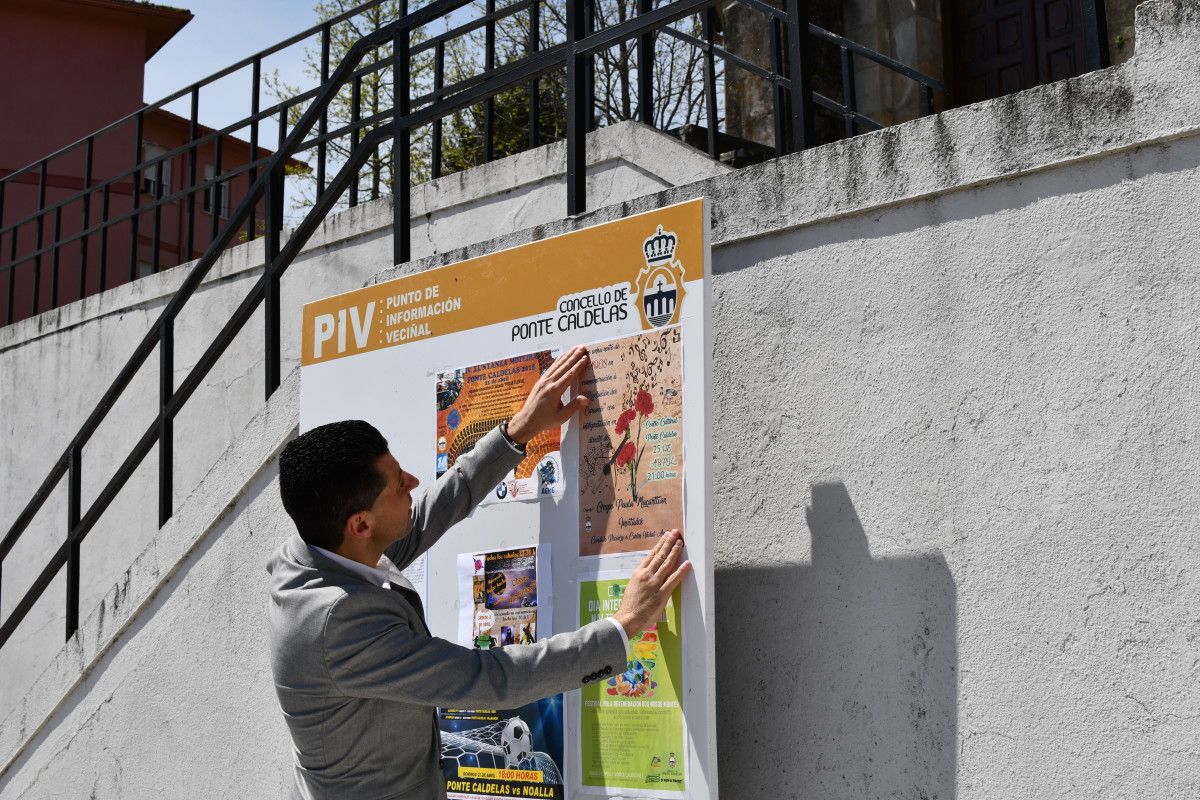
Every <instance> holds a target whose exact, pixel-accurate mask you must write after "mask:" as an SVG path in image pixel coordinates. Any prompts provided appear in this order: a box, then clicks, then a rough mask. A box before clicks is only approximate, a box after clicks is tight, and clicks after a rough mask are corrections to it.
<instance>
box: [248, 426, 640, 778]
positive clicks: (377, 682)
mask: <svg viewBox="0 0 1200 800" xmlns="http://www.w3.org/2000/svg"><path fill="white" fill-rule="evenodd" d="M520 458H521V457H520V455H518V454H517V453H516V452H515V451H514V450H513V449H512V447H511V446H509V444H508V443H507V442H506V441H505V440H504V438H503V436H502V435H501V434H500V432H499V430H493V431H492V432H491V433H489V434H487V435H486V436H484V437H483V439H481V440H480V441H479V443H478V444H476V445H475V448H474V449H473V450H471V452H469V453H467V454H466V455H464V456H462V457H460V458H459V459H458V461H457V462H456V463H455V464H454V466H453V467H452V468H451V469H450V471H448V472H447V473H446V474H445V475H443V476H442V477H441V478H440V479H438V481H437V482H436V483H435V484H434V485H433V486H432V487H431V488H430V489H428V490H427V491H426V492H425V493H424V495H422V496H421V497H420V499H419V500H417V501H416V502H415V503H414V507H413V529H412V532H411V533H410V534H409V535H408V536H407V537H405V538H404V539H401V540H400V541H399V542H397V543H396V544H394V545H392V547H390V548H388V551H387V553H386V555H387V557H388V558H389V559H390V560H391V561H392V562H393V563H394V565H395V566H396V567H397V568H403V567H404V566H407V565H408V564H409V563H410V562H411V561H412V560H413V559H415V558H416V557H417V556H419V555H420V554H421V553H423V552H425V551H426V550H427V549H429V547H430V546H431V545H432V544H433V543H434V542H436V541H437V540H438V538H440V537H441V535H442V534H443V533H445V531H446V529H447V528H449V527H450V526H451V525H453V524H454V523H456V522H458V521H459V520H461V519H462V518H463V517H465V516H466V515H467V514H469V513H470V512H471V510H472V509H473V508H474V507H475V506H476V505H477V504H478V503H479V501H480V500H481V499H482V498H483V496H484V493H485V492H489V491H491V490H492V488H493V487H495V486H496V484H497V483H499V482H500V481H501V480H502V479H503V477H504V475H505V474H506V473H507V472H508V470H510V469H512V468H513V466H514V465H515V464H516V463H517V462H518V461H519V460H520ZM486 546H487V543H485V542H481V543H480V547H486ZM267 570H268V571H269V572H270V573H271V610H270V617H271V669H272V672H273V673H274V676H275V689H276V692H277V693H278V695H279V704H280V706H281V707H282V708H283V713H284V716H285V718H286V720H287V725H288V728H289V730H290V731H291V734H292V742H293V743H294V745H295V771H296V784H297V791H298V793H299V795H300V796H301V797H304V798H309V799H311V800H326V799H327V798H339V800H341V799H343V798H346V799H349V798H355V799H356V800H357V798H363V800H385V798H389V799H390V798H443V797H445V783H444V780H443V778H442V770H441V766H440V757H441V746H440V736H439V734H438V726H437V713H436V711H435V709H436V708H437V707H438V706H441V707H453V708H516V707H518V706H521V705H524V704H526V703H530V702H533V701H534V700H537V699H539V698H542V697H547V696H549V695H552V694H557V693H558V692H563V691H568V690H570V689H575V688H578V687H579V686H580V685H582V684H583V683H587V682H588V681H591V680H596V679H597V678H599V677H601V676H602V675H609V674H612V673H613V672H615V671H616V670H618V669H623V668H624V664H625V659H626V653H625V643H624V641H623V639H622V637H621V634H620V632H619V631H618V630H617V629H616V627H615V626H614V625H612V623H610V622H608V621H605V620H601V621H599V622H593V623H591V624H589V625H586V626H584V627H583V628H580V629H579V630H578V631H575V632H573V633H561V634H558V635H557V636H552V637H550V638H548V639H544V640H542V641H540V642H538V643H536V644H532V645H521V646H518V647H506V648H504V649H501V650H485V651H479V650H472V649H470V648H466V647H460V646H458V645H456V644H453V643H451V642H448V641H446V640H444V639H438V638H435V637H431V636H430V635H429V631H428V629H427V628H426V627H425V621H424V619H422V617H421V615H420V613H418V611H417V609H416V607H415V606H414V605H413V604H412V602H410V601H409V600H407V599H406V597H405V596H404V594H403V593H402V592H397V591H393V590H390V589H385V588H383V587H382V586H376V585H374V584H371V583H369V582H367V581H365V580H364V579H363V578H362V577H360V576H358V575H354V574H352V573H351V572H349V571H348V570H345V569H343V568H342V567H341V566H339V565H337V564H335V563H334V562H333V561H332V560H330V559H328V558H325V557H324V556H322V555H321V554H319V553H316V552H314V551H313V550H311V549H310V548H309V547H308V545H306V544H305V543H304V541H303V540H302V539H301V538H300V537H299V536H298V535H293V536H292V537H291V538H289V539H288V540H287V541H285V542H284V543H283V544H282V545H281V546H280V547H279V549H278V550H277V551H276V552H275V554H274V555H273V556H272V557H271V560H270V562H269V564H268V565H267ZM392 585H393V586H395V585H399V586H401V587H406V588H408V589H411V587H410V586H409V584H408V582H407V581H405V580H404V579H403V578H402V577H401V576H400V574H399V571H398V569H397V570H396V571H395V574H394V575H393V581H392Z"/></svg>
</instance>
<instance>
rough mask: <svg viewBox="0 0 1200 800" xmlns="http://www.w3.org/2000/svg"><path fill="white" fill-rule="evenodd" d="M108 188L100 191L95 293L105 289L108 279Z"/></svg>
mask: <svg viewBox="0 0 1200 800" xmlns="http://www.w3.org/2000/svg"><path fill="white" fill-rule="evenodd" d="M109 188H110V187H109V186H107V185H105V187H104V188H103V189H102V190H101V191H100V221H101V225H100V264H99V266H100V281H99V283H98V284H97V291H101V292H103V291H104V290H105V289H106V288H108V287H107V283H106V280H105V279H106V278H107V277H108V200H109V196H108V195H109V191H108V190H109Z"/></svg>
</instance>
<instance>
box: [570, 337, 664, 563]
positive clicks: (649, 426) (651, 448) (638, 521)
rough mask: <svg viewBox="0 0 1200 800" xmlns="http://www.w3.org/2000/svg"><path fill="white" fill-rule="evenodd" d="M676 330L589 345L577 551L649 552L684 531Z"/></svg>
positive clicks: (583, 387) (581, 427) (581, 434)
mask: <svg viewBox="0 0 1200 800" xmlns="http://www.w3.org/2000/svg"><path fill="white" fill-rule="evenodd" d="M682 349H683V343H682V337H681V335H680V330H679V328H678V327H675V328H668V329H665V330H656V331H652V332H648V333H642V334H637V335H635V336H627V337H624V338H621V339H613V340H611V341H608V342H601V343H598V344H593V345H589V346H588V352H589V354H590V355H591V366H590V368H589V370H588V372H587V373H585V375H584V377H583V381H582V385H581V387H580V388H581V391H582V393H583V394H584V395H585V396H586V397H587V398H588V399H589V400H590V401H591V402H590V404H589V405H588V408H587V410H586V411H585V412H584V413H583V414H582V417H581V420H580V425H579V473H580V474H579V554H580V555H581V556H595V555H605V554H609V553H632V552H639V551H642V550H648V549H649V548H650V547H651V546H653V544H654V541H655V540H656V539H657V538H658V537H659V535H660V534H661V533H662V532H663V531H664V530H669V529H671V528H679V529H681V530H682V529H683V428H682V424H683V368H682V355H683V353H682Z"/></svg>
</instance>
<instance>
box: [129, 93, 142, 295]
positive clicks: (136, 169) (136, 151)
mask: <svg viewBox="0 0 1200 800" xmlns="http://www.w3.org/2000/svg"><path fill="white" fill-rule="evenodd" d="M142 115H143V112H141V111H139V112H138V115H137V125H136V126H135V127H134V134H133V191H132V192H131V193H130V197H131V200H130V207H131V210H132V212H133V214H132V216H130V218H129V280H131V281H132V280H134V279H135V278H137V268H138V223H139V221H140V220H141V216H142V215H141V214H139V213H138V209H139V208H141V206H142V135H143V134H144V132H145V131H144V126H145V120H144V119H143V116H142Z"/></svg>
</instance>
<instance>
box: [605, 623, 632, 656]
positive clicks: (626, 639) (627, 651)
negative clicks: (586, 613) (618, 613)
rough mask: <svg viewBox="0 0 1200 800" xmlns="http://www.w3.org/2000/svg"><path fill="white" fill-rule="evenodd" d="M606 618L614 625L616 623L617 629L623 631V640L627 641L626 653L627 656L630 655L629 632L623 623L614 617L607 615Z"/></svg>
mask: <svg viewBox="0 0 1200 800" xmlns="http://www.w3.org/2000/svg"><path fill="white" fill-rule="evenodd" d="M604 619H605V620H606V621H608V622H611V623H612V624H613V625H616V626H617V630H619V631H620V632H621V641H622V642H624V643H625V655H626V657H628V656H629V634H627V633H626V632H625V626H624V625H622V624H621V623H619V622H617V621H616V620H615V619H613V618H612V617H605V618H604Z"/></svg>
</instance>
